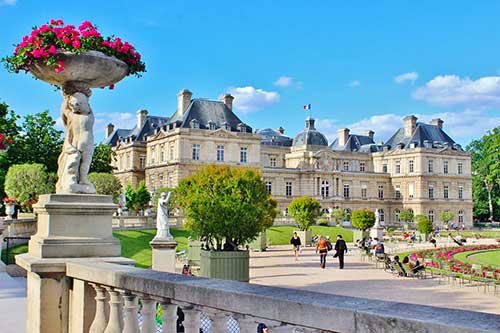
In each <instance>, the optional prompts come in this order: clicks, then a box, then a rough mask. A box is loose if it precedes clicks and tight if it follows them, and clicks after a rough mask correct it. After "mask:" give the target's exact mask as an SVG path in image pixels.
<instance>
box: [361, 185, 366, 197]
mask: <svg viewBox="0 0 500 333" xmlns="http://www.w3.org/2000/svg"><path fill="white" fill-rule="evenodd" d="M366 192H367V186H366V184H363V185H361V197H362V198H363V199H366Z"/></svg>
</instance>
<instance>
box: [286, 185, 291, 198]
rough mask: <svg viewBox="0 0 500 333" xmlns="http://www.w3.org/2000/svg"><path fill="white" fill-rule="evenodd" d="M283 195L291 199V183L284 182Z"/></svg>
mask: <svg viewBox="0 0 500 333" xmlns="http://www.w3.org/2000/svg"><path fill="white" fill-rule="evenodd" d="M285 195H286V196H287V197H291V196H292V182H286V186H285Z"/></svg>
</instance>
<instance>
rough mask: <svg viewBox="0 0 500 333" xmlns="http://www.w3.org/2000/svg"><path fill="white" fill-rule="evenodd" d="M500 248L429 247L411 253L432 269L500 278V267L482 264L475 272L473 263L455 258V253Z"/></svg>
mask: <svg viewBox="0 0 500 333" xmlns="http://www.w3.org/2000/svg"><path fill="white" fill-rule="evenodd" d="M496 249H500V245H478V246H468V247H467V246H466V247H454V248H443V249H429V250H421V251H417V252H413V253H411V254H410V255H409V257H410V259H412V260H416V259H418V260H420V261H422V262H425V265H426V267H429V268H431V269H439V270H445V271H451V272H455V273H461V274H466V275H471V274H473V273H476V274H478V276H480V277H486V276H487V275H489V276H491V275H492V276H494V278H495V279H500V268H498V267H488V266H484V265H482V266H481V269H482V271H481V272H473V269H472V264H470V263H467V262H462V261H460V260H457V259H456V258H455V255H456V254H458V253H463V252H473V251H484V250H496Z"/></svg>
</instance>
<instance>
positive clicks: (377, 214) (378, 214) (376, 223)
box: [374, 208, 380, 228]
mask: <svg viewBox="0 0 500 333" xmlns="http://www.w3.org/2000/svg"><path fill="white" fill-rule="evenodd" d="M374 227H377V228H378V227H380V213H379V211H378V209H376V208H375V225H374Z"/></svg>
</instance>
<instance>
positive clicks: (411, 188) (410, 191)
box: [408, 183, 413, 199]
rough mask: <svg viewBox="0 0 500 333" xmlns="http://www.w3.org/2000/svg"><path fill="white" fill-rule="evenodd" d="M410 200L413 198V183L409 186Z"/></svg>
mask: <svg viewBox="0 0 500 333" xmlns="http://www.w3.org/2000/svg"><path fill="white" fill-rule="evenodd" d="M408 198H410V199H411V198H413V183H410V184H408Z"/></svg>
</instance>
